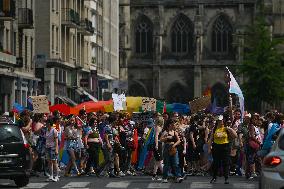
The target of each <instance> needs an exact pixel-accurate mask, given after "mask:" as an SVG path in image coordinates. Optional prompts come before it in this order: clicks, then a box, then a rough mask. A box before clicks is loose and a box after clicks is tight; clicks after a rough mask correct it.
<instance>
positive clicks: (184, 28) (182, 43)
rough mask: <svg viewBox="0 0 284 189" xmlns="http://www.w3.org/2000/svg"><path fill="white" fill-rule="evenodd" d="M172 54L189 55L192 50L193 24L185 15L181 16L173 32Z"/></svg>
mask: <svg viewBox="0 0 284 189" xmlns="http://www.w3.org/2000/svg"><path fill="white" fill-rule="evenodd" d="M171 32H172V33H171V38H172V52H174V53H188V52H190V51H191V50H192V44H193V24H192V23H191V21H190V20H189V18H187V17H186V16H184V15H180V16H179V17H178V18H177V20H176V21H175V23H174V25H173V27H172V31H171Z"/></svg>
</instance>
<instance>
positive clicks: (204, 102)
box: [189, 96, 211, 114]
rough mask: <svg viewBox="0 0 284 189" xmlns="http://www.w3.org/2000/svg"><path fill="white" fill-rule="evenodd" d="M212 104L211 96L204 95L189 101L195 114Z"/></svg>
mask: <svg viewBox="0 0 284 189" xmlns="http://www.w3.org/2000/svg"><path fill="white" fill-rule="evenodd" d="M210 104H211V97H210V96H204V97H201V98H198V99H196V100H193V101H191V102H189V107H190V110H191V113H192V114H194V113H196V112H198V111H200V110H204V109H206V108H207V107H208V106H209V105H210Z"/></svg>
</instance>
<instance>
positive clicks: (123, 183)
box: [106, 181, 130, 188]
mask: <svg viewBox="0 0 284 189" xmlns="http://www.w3.org/2000/svg"><path fill="white" fill-rule="evenodd" d="M129 185H130V182H129V181H121V182H110V183H108V184H107V185H106V188H127V187H128V186H129Z"/></svg>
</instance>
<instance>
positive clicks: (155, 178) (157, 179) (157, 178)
mask: <svg viewBox="0 0 284 189" xmlns="http://www.w3.org/2000/svg"><path fill="white" fill-rule="evenodd" d="M161 180H162V178H160V177H158V176H153V177H152V181H161Z"/></svg>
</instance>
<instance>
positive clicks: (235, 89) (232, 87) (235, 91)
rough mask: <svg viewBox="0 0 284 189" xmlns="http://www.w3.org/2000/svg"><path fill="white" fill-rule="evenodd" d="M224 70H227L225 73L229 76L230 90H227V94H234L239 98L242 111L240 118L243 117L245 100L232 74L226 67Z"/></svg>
mask: <svg viewBox="0 0 284 189" xmlns="http://www.w3.org/2000/svg"><path fill="white" fill-rule="evenodd" d="M226 68H227V71H228V72H229V74H230V89H229V93H231V94H236V95H237V96H238V97H239V103H240V109H241V111H242V117H243V116H244V112H245V98H244V95H243V92H242V90H241V88H240V86H239V84H238V82H237V81H236V79H235V78H234V76H233V74H232V73H231V72H230V70H229V68H228V67H226Z"/></svg>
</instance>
